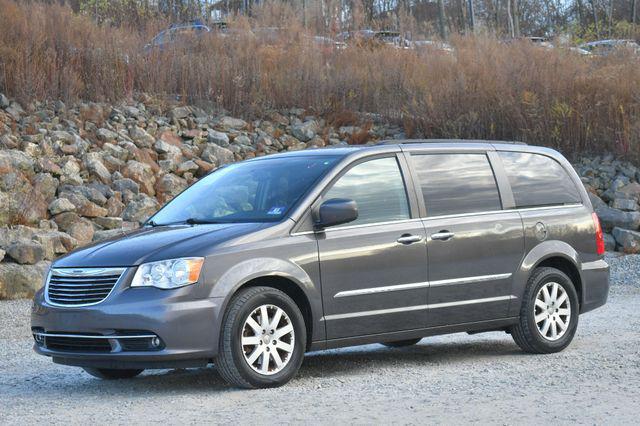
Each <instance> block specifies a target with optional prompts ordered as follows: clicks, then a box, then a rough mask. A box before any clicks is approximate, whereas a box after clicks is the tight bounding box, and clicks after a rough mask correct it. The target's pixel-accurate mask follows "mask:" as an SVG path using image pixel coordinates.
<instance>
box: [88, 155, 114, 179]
mask: <svg viewBox="0 0 640 426" xmlns="http://www.w3.org/2000/svg"><path fill="white" fill-rule="evenodd" d="M85 166H86V168H87V170H88V171H89V174H90V175H92V176H95V177H96V178H98V180H99V181H100V182H102V183H105V184H110V183H111V173H110V172H109V169H107V167H106V166H105V165H104V164H103V163H102V159H101V156H100V154H98V153H90V154H88V155H87V158H86V160H85Z"/></svg>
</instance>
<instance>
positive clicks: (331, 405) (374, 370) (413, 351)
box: [0, 256, 640, 424]
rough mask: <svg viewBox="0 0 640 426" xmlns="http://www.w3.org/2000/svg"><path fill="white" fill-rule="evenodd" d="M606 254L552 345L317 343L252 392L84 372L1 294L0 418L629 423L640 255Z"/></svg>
mask: <svg viewBox="0 0 640 426" xmlns="http://www.w3.org/2000/svg"><path fill="white" fill-rule="evenodd" d="M609 261H610V263H611V264H612V273H611V277H612V289H611V293H610V296H609V303H608V304H607V305H605V306H604V307H603V308H601V309H598V310H596V311H593V312H591V313H589V314H587V315H585V316H583V317H581V318H580V325H579V326H578V333H577V335H576V338H575V340H574V341H573V343H572V344H571V346H569V348H567V349H566V350H565V351H564V352H562V353H559V354H553V355H526V354H524V353H522V352H520V351H519V350H518V348H517V347H516V345H515V344H514V343H513V341H512V340H511V338H510V337H509V336H508V335H506V334H504V333H486V334H478V335H474V336H468V335H466V334H454V335H450V336H441V337H433V338H427V339H424V340H422V342H420V344H418V345H417V346H414V347H410V348H404V349H387V348H385V347H383V346H381V345H368V346H361V347H355V348H347V349H339V350H331V351H324V352H315V353H312V354H309V355H308V356H307V357H306V359H305V361H304V364H303V366H302V369H301V370H300V373H299V375H298V376H297V378H296V379H294V380H293V381H292V382H291V383H289V384H288V385H287V386H284V387H282V388H278V389H269V390H255V391H242V390H236V389H232V388H229V387H228V386H227V385H226V384H225V383H224V382H223V380H222V379H221V378H220V376H219V375H218V373H217V372H216V370H215V368H213V367H210V368H205V369H189V370H159V371H151V372H148V373H147V372H145V373H144V374H143V375H142V376H140V377H139V378H136V379H133V380H124V381H115V382H103V381H100V380H98V379H94V378H92V377H91V376H89V375H87V374H85V373H83V372H82V371H81V370H79V369H76V368H72V367H64V366H59V365H56V364H53V363H51V361H50V360H49V359H47V358H45V357H41V356H37V355H36V354H35V353H34V352H33V351H32V349H31V346H32V342H31V336H30V332H29V319H28V318H29V317H28V311H29V302H28V301H14V302H0V424H32V423H35V422H47V423H54V424H55V423H73V424H75V423H83V424H87V423H99V424H102V423H107V422H109V423H115V424H125V423H136V424H137V423H150V422H163V423H171V424H173V423H181V424H185V423H196V422H198V423H200V422H205V421H206V422H210V423H241V424H245V423H255V422H256V421H260V422H263V423H274V422H278V423H280V422H282V423H313V424H315V423H331V422H340V423H356V424H369V423H382V422H384V423H403V424H404V423H453V422H477V423H483V424H484V423H490V424H515V423H518V424H521V423H524V424H534V423H541V422H542V423H551V424H553V423H558V422H562V423H569V422H570V423H585V424H602V423H607V424H638V416H639V415H640V358H639V355H640V345H639V343H640V331H639V328H640V256H626V257H620V258H610V259H609Z"/></svg>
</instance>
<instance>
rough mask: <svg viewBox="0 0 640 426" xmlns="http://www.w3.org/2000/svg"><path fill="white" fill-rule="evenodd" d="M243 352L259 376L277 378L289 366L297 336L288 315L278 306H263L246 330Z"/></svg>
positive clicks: (247, 320)
mask: <svg viewBox="0 0 640 426" xmlns="http://www.w3.org/2000/svg"><path fill="white" fill-rule="evenodd" d="M241 345H242V352H243V354H244V359H245V361H246V362H247V364H248V365H249V366H250V367H251V368H252V369H253V370H254V371H255V372H257V373H259V374H263V375H273V374H276V373H278V372H280V371H282V369H283V368H284V367H285V366H286V365H287V364H288V363H289V361H290V359H291V355H292V354H293V349H294V347H295V332H294V329H293V324H292V322H291V319H290V318H289V316H288V315H287V313H286V312H285V311H284V310H283V309H281V308H279V307H278V306H275V305H262V306H259V307H257V308H256V309H255V310H253V312H251V313H250V314H249V316H248V317H247V319H246V320H245V322H244V326H243V327H242V341H241Z"/></svg>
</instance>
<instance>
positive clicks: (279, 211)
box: [267, 206, 284, 216]
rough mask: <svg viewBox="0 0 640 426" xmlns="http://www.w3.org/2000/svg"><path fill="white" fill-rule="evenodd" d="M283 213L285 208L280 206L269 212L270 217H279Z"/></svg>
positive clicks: (272, 208)
mask: <svg viewBox="0 0 640 426" xmlns="http://www.w3.org/2000/svg"><path fill="white" fill-rule="evenodd" d="M282 213H284V207H280V206H278V207H271V208H270V209H269V211H268V212H267V214H268V215H272V216H278V215H281V214H282Z"/></svg>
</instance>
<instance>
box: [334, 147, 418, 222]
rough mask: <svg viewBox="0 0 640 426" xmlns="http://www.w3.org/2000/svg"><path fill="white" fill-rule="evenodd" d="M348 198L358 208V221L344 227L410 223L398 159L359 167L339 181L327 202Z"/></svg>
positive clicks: (369, 162)
mask: <svg viewBox="0 0 640 426" xmlns="http://www.w3.org/2000/svg"><path fill="white" fill-rule="evenodd" d="M332 198H348V199H351V200H354V201H355V202H356V203H357V205H358V219H356V220H355V221H353V222H350V223H348V224H346V225H344V226H352V225H364V224H368V223H378V222H391V221H395V220H403V219H409V218H410V214H409V201H408V199H407V192H406V188H405V185H404V181H403V179H402V174H401V173H400V167H399V166H398V161H397V160H396V158H395V157H388V158H379V159H376V160H370V161H367V162H365V163H361V164H358V165H357V166H354V167H352V168H351V169H350V170H349V171H347V172H346V173H345V174H344V175H342V177H340V179H338V180H337V181H336V182H335V184H334V185H333V187H332V188H331V189H330V190H329V191H328V192H327V193H326V194H325V196H324V199H325V200H329V199H332Z"/></svg>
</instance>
